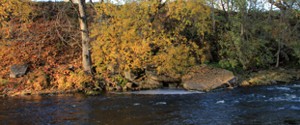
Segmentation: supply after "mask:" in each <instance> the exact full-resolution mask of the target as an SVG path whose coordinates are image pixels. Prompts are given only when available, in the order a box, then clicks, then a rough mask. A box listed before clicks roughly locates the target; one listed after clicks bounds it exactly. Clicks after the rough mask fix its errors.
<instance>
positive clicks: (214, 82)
mask: <svg viewBox="0 0 300 125" xmlns="http://www.w3.org/2000/svg"><path fill="white" fill-rule="evenodd" d="M235 79H236V78H235V76H234V75H233V73H232V72H231V71H228V70H225V69H220V68H214V67H209V66H195V67H192V68H191V69H190V70H189V72H188V73H187V74H186V75H184V76H183V77H182V82H183V87H184V88H185V89H188V90H200V91H210V90H212V89H216V88H219V87H221V86H224V85H226V84H229V83H230V82H235Z"/></svg>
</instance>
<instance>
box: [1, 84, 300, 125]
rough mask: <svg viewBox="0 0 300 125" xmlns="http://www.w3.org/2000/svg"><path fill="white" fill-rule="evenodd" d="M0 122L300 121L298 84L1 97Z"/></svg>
mask: <svg viewBox="0 0 300 125" xmlns="http://www.w3.org/2000/svg"><path fill="white" fill-rule="evenodd" d="M0 124H1V125H3V124H4V125H5V124H21V125H29V124H38V125H40V124H46V125H47V124H60V125H65V124H66V125H68V124H70V125H73V124H89V125H90V124H99V125H199V124H212V125H228V124H230V125H231V124H233V125H241V124H270V125H273V124H274V125H275V124H276V125H278V124H287V125H288V124H300V85H299V84H290V85H276V86H259V87H252V88H237V89H234V90H219V91H214V92H207V93H202V92H193V91H192V92H190V91H184V90H170V89H166V90H154V91H153V90H152V91H140V92H133V93H130V92H127V93H110V94H104V95H100V96H92V97H91V96H84V95H80V94H76V95H55V96H24V97H7V98H0Z"/></svg>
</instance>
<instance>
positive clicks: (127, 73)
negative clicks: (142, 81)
mask: <svg viewBox="0 0 300 125" xmlns="http://www.w3.org/2000/svg"><path fill="white" fill-rule="evenodd" d="M124 77H125V78H126V79H128V80H130V81H134V80H135V79H136V78H137V76H136V75H134V74H133V73H132V72H131V71H130V70H129V71H125V72H124Z"/></svg>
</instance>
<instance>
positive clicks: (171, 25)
mask: <svg viewBox="0 0 300 125" xmlns="http://www.w3.org/2000/svg"><path fill="white" fill-rule="evenodd" d="M202 3H203V2H202V0H200V1H199V0H176V1H167V2H166V4H164V5H163V4H162V3H160V0H135V1H132V2H128V3H126V4H124V5H120V6H116V5H113V4H109V3H102V4H101V5H99V7H98V10H97V11H98V13H101V14H100V15H98V16H99V20H101V22H100V23H98V24H95V26H94V27H93V30H92V34H93V36H98V37H97V40H96V41H95V42H94V43H93V45H92V46H93V57H94V62H95V65H96V66H97V70H98V72H105V70H108V67H113V69H115V68H117V69H118V72H119V73H120V72H122V71H124V70H134V69H143V68H144V67H147V66H149V65H152V66H154V67H157V70H158V72H159V73H169V74H174V75H176V74H178V73H181V72H182V71H183V70H184V69H185V68H186V67H187V66H190V65H193V64H194V63H195V58H194V56H199V55H198V54H199V53H200V52H199V51H198V48H199V47H198V46H197V44H195V42H198V41H192V40H191V39H190V38H189V37H190V36H187V35H185V34H184V32H186V31H185V30H193V31H194V30H196V33H195V34H196V35H204V32H206V31H208V29H209V28H207V29H204V28H202V29H200V27H207V26H208V25H209V24H208V23H204V22H203V20H205V19H207V18H209V17H210V12H209V11H208V10H209V9H208V8H206V7H204V6H202ZM203 25H205V26H203ZM191 27H194V28H195V29H189V28H191ZM198 29H200V30H198ZM192 51H193V52H192ZM111 65H113V66H111ZM99 67H103V68H99ZM110 69H112V68H110ZM99 70H100V71H99ZM110 71H111V70H110Z"/></svg>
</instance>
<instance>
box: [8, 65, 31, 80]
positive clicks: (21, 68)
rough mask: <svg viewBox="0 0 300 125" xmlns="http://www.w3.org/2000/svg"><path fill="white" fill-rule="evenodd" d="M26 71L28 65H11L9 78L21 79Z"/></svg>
mask: <svg viewBox="0 0 300 125" xmlns="http://www.w3.org/2000/svg"><path fill="white" fill-rule="evenodd" d="M27 69H28V64H21V65H16V64H15V65H12V66H11V67H10V75H9V76H10V78H18V77H22V76H24V75H25V74H26V72H27Z"/></svg>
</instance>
